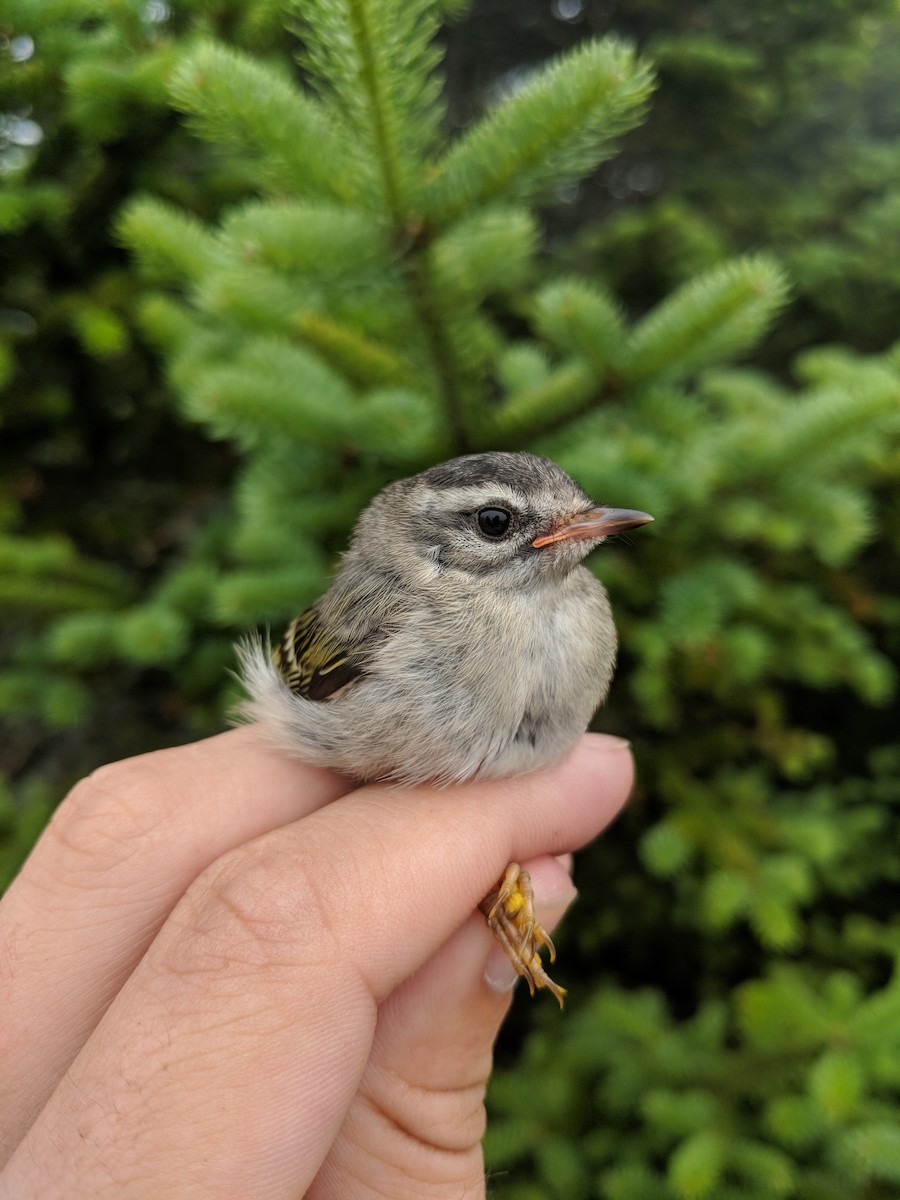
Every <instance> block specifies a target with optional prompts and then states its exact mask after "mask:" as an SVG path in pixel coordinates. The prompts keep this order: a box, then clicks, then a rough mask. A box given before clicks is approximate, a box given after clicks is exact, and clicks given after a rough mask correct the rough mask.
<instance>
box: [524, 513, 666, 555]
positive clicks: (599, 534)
mask: <svg viewBox="0 0 900 1200" xmlns="http://www.w3.org/2000/svg"><path fill="white" fill-rule="evenodd" d="M652 520H653V518H652V517H651V516H649V515H648V514H647V513H643V512H636V511H635V509H633V508H593V509H591V510H590V511H589V512H580V513H575V514H574V516H571V517H566V519H565V520H564V521H561V522H560V523H559V525H557V526H556V528H555V529H551V530H550V532H549V533H542V534H541V536H540V537H536V538H535V539H534V541H533V542H532V543H531V544H532V546H535V547H537V548H540V547H541V546H549V545H551V544H552V543H553V542H587V541H592V540H593V539H595V538H605V537H609V535H610V534H611V533H621V532H622V531H623V530H625V529H636V528H637V527H638V526H639V525H646V524H647V523H648V522H649V521H652Z"/></svg>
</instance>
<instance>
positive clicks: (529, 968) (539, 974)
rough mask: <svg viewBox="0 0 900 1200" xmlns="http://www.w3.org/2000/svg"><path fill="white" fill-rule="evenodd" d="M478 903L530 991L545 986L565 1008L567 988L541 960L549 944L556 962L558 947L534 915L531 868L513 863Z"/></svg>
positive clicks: (533, 991) (553, 959) (548, 948)
mask: <svg viewBox="0 0 900 1200" xmlns="http://www.w3.org/2000/svg"><path fill="white" fill-rule="evenodd" d="M478 907H479V909H480V910H481V912H482V913H483V914H484V916H485V917H486V918H487V923H488V925H489V926H490V928H491V931H492V932H493V934H494V937H495V938H496V939H497V941H498V942H499V943H500V945H501V946H502V947H503V949H504V951H505V952H506V957H507V958H508V959H509V961H510V962H511V963H512V965H513V967H514V968H515V970H516V973H517V974H518V975H521V976H522V978H523V979H524V980H525V982H526V983H527V984H528V991H529V992H530V994H531V995H532V996H533V995H534V993H535V991H536V990H537V989H539V988H546V990H547V991H548V992H550V993H551V994H552V995H554V996H555V997H556V999H557V1001H558V1003H559V1006H560V1008H562V1007H563V997H564V996H565V994H566V989H565V988H562V987H560V986H559V984H557V983H555V982H554V981H553V980H552V979H551V978H550V976H549V975H548V974H547V972H546V970H545V969H544V964H543V962H542V961H541V955H540V951H541V949H542V948H543V947H545V946H546V948H547V950H548V951H549V954H550V961H551V962H554V961H555V960H556V947H555V946H554V945H553V941H552V939H551V938H550V935H549V934H548V933H547V931H546V930H545V929H544V928H543V926H542V925H541V924H540V923H539V922H538V920H537V918H536V917H535V915H534V893H533V891H532V889H531V880H530V879H529V877H528V872H527V871H523V870H522V868H521V867H520V866H519V864H518V863H510V864H509V866H508V867H507V868H506V871H505V872H504V874H503V878H502V879H501V880H500V882H499V883H498V885H497V887H496V889H495V890H494V891H492V892H491V893H490V895H488V896H485V898H484V900H482V902H481V904H479V906H478Z"/></svg>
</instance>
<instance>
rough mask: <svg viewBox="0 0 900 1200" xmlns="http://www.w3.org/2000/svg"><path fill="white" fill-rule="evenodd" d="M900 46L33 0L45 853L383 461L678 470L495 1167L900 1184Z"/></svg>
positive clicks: (20, 214)
mask: <svg viewBox="0 0 900 1200" xmlns="http://www.w3.org/2000/svg"><path fill="white" fill-rule="evenodd" d="M351 18H352V19H353V21H354V22H355V25H354V28H355V29H356V30H357V37H356V40H355V41H354V40H353V39H350V40H349V41H348V39H346V38H345V37H343V33H344V32H345V31H346V29H347V28H348V22H350V20H351ZM598 39H599V40H598ZM610 39H612V40H610ZM898 75H900V10H898V6H897V4H896V3H895V2H891V3H888V2H875V0H862V2H857V3H854V4H852V5H851V4H846V3H843V2H841V0H819V2H817V3H813V2H812V0H781V2H780V3H778V4H775V3H772V2H771V0H761V2H760V3H757V4H755V5H753V6H750V5H744V6H736V5H733V4H729V3H727V2H726V0H707V2H698V3H690V4H681V5H672V4H662V3H659V0H623V2H621V3H615V2H613V0H585V2H582V0H555V2H554V3H544V2H543V0H518V2H515V0H493V2H490V0H481V2H476V3H473V4H472V5H471V6H470V7H466V6H465V5H464V4H463V3H460V2H458V0H446V2H445V3H443V4H437V3H434V4H429V3H424V2H422V0H408V2H406V3H398V2H397V0H306V2H304V3H302V4H296V5H295V6H293V7H292V6H291V5H289V4H284V3H275V2H269V0H251V2H247V3H238V2H237V0H233V2H222V3H216V2H214V0H209V2H202V0H194V2H192V3H183V4H180V5H176V4H174V3H169V2H167V0H140V2H137V0H117V2H116V3H114V4H110V3H106V2H104V3H100V2H99V0H97V2H95V3H91V2H89V0H77V2H75V0H7V2H6V3H5V4H4V5H3V6H2V7H0V238H2V257H0V263H2V287H3V293H2V296H0V388H2V390H0V612H2V624H0V719H2V733H0V882H2V883H5V882H8V880H9V879H10V878H11V876H12V874H13V873H14V872H15V870H16V868H17V865H18V864H19V863H20V862H21V860H22V858H23V857H24V855H25V854H26V853H27V850H28V848H29V846H30V845H31V843H32V841H33V840H34V838H35V837H36V836H37V834H38V832H39V830H40V828H41V827H42V825H43V823H44V822H45V821H46V819H47V816H48V815H49V813H50V812H51V811H52V808H53V806H54V805H55V804H56V803H57V802H58V801H59V799H60V798H61V796H62V795H63V794H64V793H65V790H66V788H67V787H68V786H70V785H71V784H72V783H73V782H74V781H75V780H76V779H77V778H79V777H80V776H81V775H82V774H84V773H85V772H87V771H89V770H90V769H91V768H92V767H94V766H96V765H99V764H100V763H102V762H105V761H109V760H111V759H114V758H118V757H123V756H125V755H128V754H132V753H136V752H139V751H141V750H145V749H148V748H153V747H157V746H162V745H171V744H174V743H177V742H181V741H187V740H190V739H192V738H195V737H198V736H202V735H204V734H206V733H210V732H213V731H215V730H218V729H220V728H222V727H223V724H224V721H225V713H226V712H227V709H228V707H229V705H230V704H231V703H232V702H233V701H234V699H235V697H236V688H235V684H234V683H233V681H232V680H231V677H230V676H229V673H228V672H229V669H230V668H231V667H232V666H233V653H232V644H233V642H234V640H235V638H236V637H237V636H238V635H239V634H240V633H241V632H242V631H244V630H246V629H248V628H250V627H252V626H255V625H259V626H262V625H265V624H270V625H272V626H273V627H276V628H277V627H278V626H279V624H281V623H283V622H285V621H286V620H287V619H289V618H290V617H291V616H293V615H294V614H295V613H296V612H297V611H298V610H299V609H300V608H302V607H303V606H304V605H305V604H307V603H308V602H309V601H310V600H311V599H313V598H314V597H315V595H316V594H317V593H318V591H319V590H320V589H321V588H322V586H323V584H324V582H325V580H326V579H327V576H328V571H329V569H330V566H331V564H333V562H334V560H335V556H336V554H337V553H338V552H339V551H340V549H341V547H342V545H343V544H344V541H345V538H346V535H347V531H348V529H349V528H350V526H351V525H352V521H353V519H354V517H355V515H356V513H357V512H358V511H359V509H360V508H361V507H362V506H363V505H364V504H365V502H366V501H367V499H368V498H369V497H370V496H371V495H372V494H374V492H375V491H377V490H378V489H379V488H380V487H381V486H382V485H383V484H384V483H385V482H386V481H388V480H389V479H391V478H396V477H398V476H400V475H404V474H409V473H411V472H413V471H415V470H417V469H420V468H421V467H424V466H425V465H427V464H428V463H430V462H433V461H437V460H439V459H442V458H446V457H449V456H450V455H452V454H455V453H459V452H462V451H465V450H468V449H479V448H486V447H495V448H515V447H520V446H521V447H528V448H530V449H534V450H536V451H538V452H542V453H547V454H550V455H551V456H552V457H554V458H556V459H557V460H558V461H559V462H560V463H561V464H562V465H563V466H564V467H565V468H566V469H567V470H569V471H570V472H571V473H572V474H573V475H575V476H576V478H578V480H579V481H580V482H581V483H582V484H583V485H584V486H585V488H586V489H587V490H588V491H589V492H590V493H591V494H592V495H594V496H595V497H596V498H597V499H598V500H600V501H602V502H608V503H615V504H617V505H622V506H628V507H635V508H640V509H644V510H646V511H649V512H652V513H653V514H654V516H655V517H656V523H655V525H654V526H652V527H651V528H649V529H648V530H645V531H642V533H641V535H640V537H639V538H635V539H634V540H633V542H626V541H625V540H624V539H620V540H619V541H618V542H617V543H616V544H615V545H611V546H607V547H604V548H603V550H602V551H601V552H600V553H599V554H597V555H595V556H594V558H593V559H592V566H593V567H594V569H595V570H596V571H597V573H598V574H599V575H600V576H601V578H603V580H604V582H605V583H606V584H607V586H608V588H609V590H610V593H611V595H612V599H613V604H614V608H615V609H616V612H617V617H618V623H619V627H620V632H621V637H622V655H621V665H620V670H619V674H618V677H617V680H616V683H615V685H614V688H613V694H612V696H611V699H610V703H609V704H608V705H607V707H606V708H605V709H604V710H602V712H601V713H600V714H599V716H598V721H597V726H598V728H602V729H605V730H608V731H610V732H615V733H619V734H626V735H627V736H629V737H630V738H631V739H632V741H633V742H634V744H635V749H636V754H637V757H638V762H639V770H640V781H639V785H638V789H637V792H636V795H635V797H634V799H633V802H632V804H631V806H630V808H629V811H628V813H627V814H626V815H625V817H624V818H623V819H621V820H620V821H619V823H618V824H617V826H616V827H615V828H614V829H613V830H612V831H611V833H610V834H609V835H608V836H606V837H605V838H604V839H603V840H602V842H601V843H600V844H598V845H597V846H594V847H592V848H591V849H590V850H589V851H587V852H585V853H584V854H583V855H581V856H580V861H579V864H578V868H577V874H576V879H577V882H578V884H579V887H580V889H581V892H582V898H581V900H580V902H579V904H578V906H577V909H576V911H575V912H574V913H573V914H572V915H571V916H570V918H569V919H568V922H567V928H566V930H565V931H564V933H563V935H562V936H561V938H560V939H559V941H560V950H561V962H560V967H559V972H558V975H559V979H560V981H561V982H562V983H564V984H565V985H566V986H567V987H569V989H570V994H571V1002H570V1004H569V1005H568V1006H567V1009H566V1012H565V1013H564V1014H559V1013H557V1012H556V1011H555V1006H553V1005H551V1004H548V1003H537V1004H535V1005H534V1006H528V1005H526V1004H524V1003H523V1002H520V1003H519V1004H518V1005H517V1008H516V1012H515V1013H514V1017H513V1020H512V1021H511V1022H510V1024H509V1027H508V1028H507V1030H506V1031H505V1032H504V1035H503V1038H502V1039H501V1042H500V1044H499V1046H498V1063H499V1067H500V1069H499V1070H498V1073H497V1076H496V1079H495V1082H494V1085H493V1087H492V1092H491V1095H490V1109H491V1120H490V1129H489V1134H488V1140H487V1152H488V1160H489V1166H490V1170H491V1179H490V1192H491V1194H492V1195H494V1196H497V1197H502V1198H514V1200H538V1198H543V1197H550V1198H554V1197H560V1198H562V1197H565V1198H566V1200H581V1198H584V1200H588V1198H592V1197H598V1198H602V1200H655V1198H657V1197H659V1198H662V1200H693V1198H700V1197H715V1198H716V1200H730V1198H732V1197H734V1198H741V1200H757V1198H764V1197H800V1198H802V1200H885V1198H888V1197H896V1196H900V1119H898V1116H900V1106H898V1100H900V978H898V975H897V973H896V964H897V958H898V953H900V924H898V921H897V918H896V915H895V908H896V895H897V888H898V882H900V857H898V850H897V846H898V819H897V818H898V801H900V744H898V737H897V731H898V721H897V717H896V707H895V704H896V682H897V678H896V677H897V663H898V651H900V598H898V583H900V569H898V566H900V555H898V549H900V503H898V493H897V480H898V476H900V90H898V88H897V83H896V81H897V78H898Z"/></svg>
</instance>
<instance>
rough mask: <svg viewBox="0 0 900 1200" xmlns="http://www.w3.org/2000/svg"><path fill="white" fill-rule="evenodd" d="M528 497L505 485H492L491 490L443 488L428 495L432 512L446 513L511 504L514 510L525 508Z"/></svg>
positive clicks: (471, 487)
mask: <svg viewBox="0 0 900 1200" xmlns="http://www.w3.org/2000/svg"><path fill="white" fill-rule="evenodd" d="M527 503H528V497H527V496H526V495H525V493H524V492H519V491H517V490H516V489H515V488H511V487H509V486H507V485H506V484H503V483H494V484H491V485H490V490H488V488H487V487H484V486H470V487H458V488H441V489H440V491H438V492H433V493H431V494H430V495H428V508H429V510H430V511H441V512H446V511H447V509H456V510H458V511H465V510H467V509H475V508H485V507H490V506H491V505H492V504H511V505H512V507H513V508H519V509H521V508H525V507H526V505H527Z"/></svg>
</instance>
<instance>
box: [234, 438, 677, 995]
mask: <svg viewBox="0 0 900 1200" xmlns="http://www.w3.org/2000/svg"><path fill="white" fill-rule="evenodd" d="M652 520H653V518H652V517H651V516H649V515H648V514H647V513H643V512H638V511H635V510H633V509H622V508H611V507H607V506H604V505H598V504H596V503H595V502H594V501H593V500H591V498H590V497H589V496H588V495H587V494H586V493H585V492H584V491H583V490H582V488H581V487H579V485H578V484H577V483H576V482H575V481H574V480H573V479H571V478H570V476H569V475H568V474H566V472H565V471H563V470H562V468H561V467H559V466H557V464H556V463H555V462H553V461H552V460H551V459H549V458H545V457H543V456H540V455H537V454H531V453H528V452H525V451H519V452H510V451H486V452H482V453H475V454H466V455H462V456H460V457H457V458H452V459H450V460H449V461H447V462H442V463H439V464H437V465H436V466H432V467H429V468H428V469H427V470H424V471H422V472H421V473H419V474H416V475H413V476H411V477H409V478H406V479H400V480H397V481H395V482H393V483H390V484H388V485H387V486H386V487H385V488H384V489H383V490H382V491H381V492H379V493H378V494H377V495H376V496H375V497H374V499H373V500H372V501H371V502H370V503H369V505H368V507H366V508H365V509H364V510H363V512H362V513H361V515H360V517H359V519H358V521H357V523H356V526H355V528H354V530H353V533H352V535H351V538H350V544H349V548H348V549H347V551H346V553H345V554H344V555H343V556H342V559H341V562H340V565H339V568H338V570H337V572H336V574H335V576H334V579H333V581H332V583H331V585H330V586H329V587H328V589H327V590H326V591H325V592H324V594H323V595H322V596H321V597H320V598H319V599H318V600H316V602H315V603H314V604H313V605H312V606H311V607H309V608H307V609H306V610H305V611H304V612H302V613H300V615H299V616H297V617H295V618H294V620H293V621H291V623H290V624H289V625H288V626H287V629H286V630H285V632H284V634H283V636H282V637H281V639H280V641H279V642H278V644H277V646H276V647H275V649H274V652H272V651H271V649H270V647H269V646H268V644H267V642H266V640H265V639H264V638H263V637H261V636H260V635H259V634H255V635H251V636H249V637H248V638H245V639H244V640H243V641H242V642H241V643H239V645H238V647H237V654H238V661H239V664H240V670H239V675H240V679H241V681H242V683H243V686H244V689H245V691H246V693H247V699H246V700H245V701H243V703H242V704H241V705H240V708H239V719H241V720H245V721H254V722H255V721H261V722H263V723H264V724H265V726H266V727H267V729H268V731H269V734H270V736H272V737H274V739H275V741H276V742H277V744H278V745H279V746H280V747H281V748H282V749H283V750H284V751H286V752H287V753H289V754H291V755H293V756H295V757H297V758H299V759H301V760H303V761H305V762H307V763H311V764H314V765H317V766H323V767H330V768H333V769H335V770H337V771H338V772H340V773H342V774H343V775H345V776H347V777H349V778H350V779H352V780H354V781H357V782H359V783H364V782H372V781H387V782H392V783H396V784H409V785H413V784H422V783H432V784H435V785H450V784H454V783H460V782H463V781H465V780H472V779H489V778H499V777H504V776H510V775H517V774H523V773H526V772H530V771H534V770H537V769H538V768H540V767H543V766H547V765H549V764H551V763H553V762H556V761H558V760H560V759H562V758H563V757H564V756H565V755H566V753H567V752H568V751H569V750H570V749H571V748H572V746H573V745H574V743H575V742H576V741H577V739H578V738H579V737H580V735H581V734H582V733H583V732H584V731H585V730H586V729H587V727H588V725H589V723H590V721H591V719H592V717H593V715H594V712H595V710H596V709H597V707H598V706H599V705H600V704H601V703H602V702H603V700H604V699H605V698H606V694H607V692H608V689H609V686H610V682H611V680H612V676H613V671H614V668H615V661H616V645H617V639H616V629H615V625H614V623H613V617H612V612H611V609H610V604H609V600H608V598H607V594H606V590H605V588H604V587H603V585H602V584H601V583H600V581H599V580H598V579H597V578H596V576H595V575H594V574H593V573H592V572H591V571H590V570H589V569H588V568H587V567H586V566H584V565H583V561H582V560H583V559H584V558H585V557H586V555H587V554H588V553H590V551H591V550H593V549H594V548H595V547H596V546H598V545H599V544H600V543H601V542H603V541H604V540H605V539H606V538H608V537H610V536H612V535H613V534H617V533H621V532H622V531H624V530H627V529H633V528H636V527H638V526H640V525H645V524H647V523H648V522H649V521H652ZM479 908H480V909H481V911H482V912H483V913H484V915H485V917H486V918H487V921H488V924H489V926H490V927H491V929H492V930H493V932H494V934H495V936H496V938H497V940H498V941H499V942H500V944H501V945H502V946H503V947H504V950H505V951H506V953H507V955H508V956H509V958H510V961H511V962H512V963H513V965H514V967H515V969H516V971H517V972H518V974H519V975H520V976H522V977H524V978H525V980H526V982H527V984H528V987H529V990H530V992H531V993H532V995H533V994H534V992H535V990H536V989H539V988H547V989H548V990H549V991H550V992H551V993H552V994H553V995H554V996H555V997H556V999H557V1000H558V1001H559V1003H560V1005H562V1003H563V997H564V995H565V989H563V988H562V987H560V986H558V985H557V984H556V983H555V982H554V981H553V980H552V979H551V978H550V976H549V974H548V973H547V971H546V968H545V966H544V963H543V961H542V958H541V951H542V949H545V948H546V949H547V951H548V954H549V959H550V961H551V962H552V961H553V960H554V959H555V949H554V947H553V943H552V941H551V939H550V937H549V936H548V934H547V933H546V931H545V930H544V929H543V928H542V927H541V925H540V924H539V923H538V921H537V920H536V918H535V914H534V908H533V896H532V893H531V885H530V880H529V878H528V875H527V872H525V871H524V870H523V869H522V868H521V867H520V866H519V865H518V864H516V863H511V864H510V865H509V866H508V867H507V869H506V871H505V872H504V875H503V878H502V879H501V880H500V881H499V882H498V884H497V886H496V887H495V888H494V889H493V890H492V892H491V893H490V894H489V895H488V896H486V897H485V898H484V900H483V901H482V902H481V904H480V905H479Z"/></svg>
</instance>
